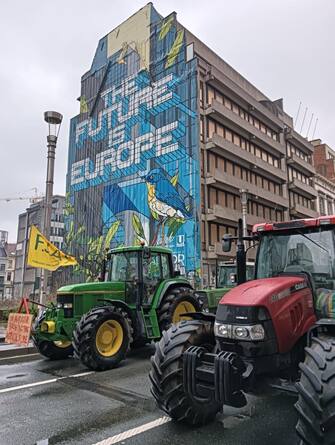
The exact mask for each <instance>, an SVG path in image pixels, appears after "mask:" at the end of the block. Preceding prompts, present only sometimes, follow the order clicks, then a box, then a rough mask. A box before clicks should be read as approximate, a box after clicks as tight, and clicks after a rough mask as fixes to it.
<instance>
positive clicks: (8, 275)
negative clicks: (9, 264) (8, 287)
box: [6, 272, 12, 281]
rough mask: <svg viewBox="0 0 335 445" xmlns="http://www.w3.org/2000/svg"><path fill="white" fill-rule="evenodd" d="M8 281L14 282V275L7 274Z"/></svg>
mask: <svg viewBox="0 0 335 445" xmlns="http://www.w3.org/2000/svg"><path fill="white" fill-rule="evenodd" d="M6 281H12V274H11V273H10V272H8V273H7V278H6Z"/></svg>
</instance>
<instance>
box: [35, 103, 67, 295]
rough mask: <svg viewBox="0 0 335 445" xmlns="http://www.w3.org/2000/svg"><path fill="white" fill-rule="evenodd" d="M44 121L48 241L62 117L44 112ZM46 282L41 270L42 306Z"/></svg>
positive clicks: (44, 274)
mask: <svg viewBox="0 0 335 445" xmlns="http://www.w3.org/2000/svg"><path fill="white" fill-rule="evenodd" d="M44 120H45V122H46V123H47V124H48V130H49V131H48V136H47V146H48V157H47V159H48V162H47V178H46V187H45V201H44V219H43V235H44V236H45V237H46V238H47V239H49V237H50V225H51V212H52V196H53V185H54V171H55V157H56V145H57V138H58V135H59V130H60V126H61V123H62V120H63V116H62V115H61V114H60V113H57V111H46V112H45V113H44ZM46 281H47V274H46V272H45V269H41V285H40V289H41V292H40V303H41V304H43V295H44V289H45V288H46V286H45V282H46Z"/></svg>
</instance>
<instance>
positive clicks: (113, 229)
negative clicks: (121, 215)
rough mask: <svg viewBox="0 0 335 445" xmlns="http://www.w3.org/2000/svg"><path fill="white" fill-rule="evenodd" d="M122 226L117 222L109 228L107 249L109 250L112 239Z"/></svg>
mask: <svg viewBox="0 0 335 445" xmlns="http://www.w3.org/2000/svg"><path fill="white" fill-rule="evenodd" d="M119 226H120V221H115V222H114V223H113V224H112V225H111V226H110V228H109V230H108V232H107V235H106V238H105V248H106V249H108V248H109V246H110V243H111V241H112V239H113V238H114V236H115V234H116V232H117V230H118V228H119Z"/></svg>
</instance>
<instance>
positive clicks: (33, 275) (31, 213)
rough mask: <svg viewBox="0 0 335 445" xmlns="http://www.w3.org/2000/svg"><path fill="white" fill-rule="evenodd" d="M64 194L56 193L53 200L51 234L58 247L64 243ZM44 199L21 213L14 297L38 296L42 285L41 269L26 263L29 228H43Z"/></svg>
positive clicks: (49, 282) (49, 285)
mask: <svg viewBox="0 0 335 445" xmlns="http://www.w3.org/2000/svg"><path fill="white" fill-rule="evenodd" d="M64 205H65V198H64V196H60V195H55V196H54V197H53V200H52V215H51V236H50V241H51V242H52V243H55V245H56V246H57V247H58V248H61V247H62V244H63V233H64ZM43 218H44V207H43V201H40V202H37V203H35V204H32V205H31V206H30V207H28V208H27V210H26V212H24V213H22V214H21V215H19V219H18V233H17V246H16V256H15V273H14V297H15V298H21V297H22V296H26V297H29V296H30V297H32V296H34V297H36V298H37V295H38V294H39V287H40V269H37V268H34V267H30V266H28V265H27V264H26V259H27V253H28V240H29V229H30V227H31V226H32V225H35V226H37V227H38V228H39V229H40V230H42V228H43ZM51 280H52V275H51V274H49V279H48V287H49V288H51Z"/></svg>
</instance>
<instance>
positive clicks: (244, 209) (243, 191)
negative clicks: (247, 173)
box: [240, 189, 248, 236]
mask: <svg viewBox="0 0 335 445" xmlns="http://www.w3.org/2000/svg"><path fill="white" fill-rule="evenodd" d="M240 199H241V206H242V221H243V223H242V224H243V236H248V226H247V213H248V190H246V189H241V190H240Z"/></svg>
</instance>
